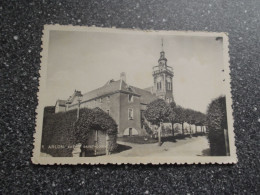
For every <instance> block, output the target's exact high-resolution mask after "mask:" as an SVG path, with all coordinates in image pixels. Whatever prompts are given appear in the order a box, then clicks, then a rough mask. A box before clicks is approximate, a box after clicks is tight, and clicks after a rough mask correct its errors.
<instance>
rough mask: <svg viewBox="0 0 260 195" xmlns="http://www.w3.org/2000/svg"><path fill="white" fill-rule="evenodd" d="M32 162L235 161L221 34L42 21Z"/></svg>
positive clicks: (225, 49)
mask: <svg viewBox="0 0 260 195" xmlns="http://www.w3.org/2000/svg"><path fill="white" fill-rule="evenodd" d="M42 48H43V51H42V53H41V55H42V59H41V70H40V84H39V93H38V99H39V105H38V108H37V121H36V123H37V124H36V133H35V135H34V138H35V143H34V151H33V157H32V162H33V163H35V164H50V165H51V164H108V163H111V164H148V163H151V164H184V163H187V164H194V163H195V164H198V163H201V164H206V163H219V164H227V163H236V162H237V157H236V148H235V144H234V142H235V140H234V132H233V117H232V108H231V105H232V100H231V92H230V91H231V90H230V76H229V72H230V70H229V54H228V36H227V34H225V33H215V32H212V33H211V32H178V31H142V30H130V29H115V28H96V27H82V26H60V25H46V26H44V30H43V38H42Z"/></svg>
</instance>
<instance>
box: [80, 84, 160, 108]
mask: <svg viewBox="0 0 260 195" xmlns="http://www.w3.org/2000/svg"><path fill="white" fill-rule="evenodd" d="M117 91H118V92H119V91H124V92H127V93H133V94H136V95H138V96H141V97H140V102H141V103H143V104H149V103H150V102H151V101H153V100H155V99H157V97H156V96H155V95H153V94H152V93H151V92H149V91H146V90H143V89H140V88H137V87H133V86H129V85H127V84H126V82H125V81H123V80H117V81H114V80H109V81H108V82H107V83H106V84H105V85H104V86H102V87H100V88H97V89H95V90H92V91H89V92H87V93H85V94H83V96H82V102H84V101H88V100H91V99H95V98H98V97H101V96H105V95H108V94H112V93H115V92H117Z"/></svg>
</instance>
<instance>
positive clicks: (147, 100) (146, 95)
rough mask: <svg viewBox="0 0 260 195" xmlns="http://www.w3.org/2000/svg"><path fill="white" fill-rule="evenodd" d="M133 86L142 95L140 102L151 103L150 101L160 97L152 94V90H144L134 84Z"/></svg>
mask: <svg viewBox="0 0 260 195" xmlns="http://www.w3.org/2000/svg"><path fill="white" fill-rule="evenodd" d="M131 88H133V89H134V91H135V92H136V93H137V94H139V95H141V97H140V102H141V103H142V104H149V103H150V102H152V101H154V100H156V99H158V97H156V95H154V94H152V93H151V92H149V91H147V90H144V89H140V88H138V87H134V86H131Z"/></svg>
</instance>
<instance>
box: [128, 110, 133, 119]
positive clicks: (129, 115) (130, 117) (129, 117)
mask: <svg viewBox="0 0 260 195" xmlns="http://www.w3.org/2000/svg"><path fill="white" fill-rule="evenodd" d="M133 119H134V110H133V109H132V108H129V109H128V120H133Z"/></svg>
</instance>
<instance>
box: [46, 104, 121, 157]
mask: <svg viewBox="0 0 260 195" xmlns="http://www.w3.org/2000/svg"><path fill="white" fill-rule="evenodd" d="M51 110H52V109H51V108H50V107H48V108H47V107H46V109H45V112H44V119H43V131H42V147H41V151H42V152H44V153H47V154H50V155H52V156H54V157H71V156H72V151H73V146H74V145H76V144H78V143H81V144H84V142H85V140H86V139H87V136H88V133H89V132H90V131H91V130H93V129H100V130H104V131H107V132H108V135H109V139H110V142H109V150H110V151H112V150H114V149H115V147H116V138H117V124H116V122H115V121H114V120H113V119H112V118H111V117H110V116H109V115H108V114H107V113H105V112H104V111H103V110H101V109H99V108H96V109H88V108H82V109H80V117H79V119H78V120H77V110H71V111H68V112H61V113H56V114H54V113H52V111H51ZM49 111H50V112H49ZM112 142H115V144H113V143H112Z"/></svg>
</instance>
